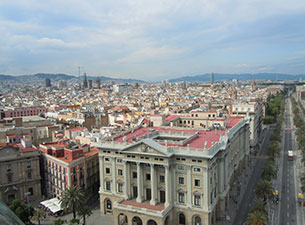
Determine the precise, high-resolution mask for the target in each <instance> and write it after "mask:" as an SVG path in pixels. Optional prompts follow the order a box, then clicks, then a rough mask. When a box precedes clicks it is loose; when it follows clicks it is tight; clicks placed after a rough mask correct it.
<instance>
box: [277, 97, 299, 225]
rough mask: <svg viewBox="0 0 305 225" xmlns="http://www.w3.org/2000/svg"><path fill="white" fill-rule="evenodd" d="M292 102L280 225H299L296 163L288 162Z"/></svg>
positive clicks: (284, 156)
mask: <svg viewBox="0 0 305 225" xmlns="http://www.w3.org/2000/svg"><path fill="white" fill-rule="evenodd" d="M289 109H290V101H289V102H288V104H286V110H285V128H288V129H285V138H284V143H283V144H284V150H283V154H282V157H283V164H282V166H283V172H282V178H281V183H282V185H281V190H280V195H279V197H280V205H279V206H280V211H279V223H278V224H280V225H294V224H297V217H296V193H295V183H294V167H293V163H294V161H288V150H292V149H293V148H292V136H291V128H292V127H291V122H290V117H291V112H290V110H289Z"/></svg>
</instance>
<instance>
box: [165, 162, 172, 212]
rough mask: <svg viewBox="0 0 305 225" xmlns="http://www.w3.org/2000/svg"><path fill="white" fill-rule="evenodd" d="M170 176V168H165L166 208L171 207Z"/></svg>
mask: <svg viewBox="0 0 305 225" xmlns="http://www.w3.org/2000/svg"><path fill="white" fill-rule="evenodd" d="M170 193H171V191H170V176H169V166H168V165H166V166H165V207H168V206H169V205H170V202H171V199H170Z"/></svg>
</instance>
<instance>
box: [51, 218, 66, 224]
mask: <svg viewBox="0 0 305 225" xmlns="http://www.w3.org/2000/svg"><path fill="white" fill-rule="evenodd" d="M65 222H66V221H65V220H62V219H61V218H58V219H57V220H54V223H53V224H54V225H63V224H64V223H65Z"/></svg>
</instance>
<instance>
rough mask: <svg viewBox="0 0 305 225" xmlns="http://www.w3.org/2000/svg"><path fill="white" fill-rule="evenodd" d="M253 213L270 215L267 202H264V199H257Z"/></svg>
mask: <svg viewBox="0 0 305 225" xmlns="http://www.w3.org/2000/svg"><path fill="white" fill-rule="evenodd" d="M253 211H260V212H262V213H265V214H266V215H268V212H267V210H266V202H264V201H263V200H262V199H256V200H255V201H254V204H253V206H252V209H251V212H253Z"/></svg>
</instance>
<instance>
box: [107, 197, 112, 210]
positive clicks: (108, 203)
mask: <svg viewBox="0 0 305 225" xmlns="http://www.w3.org/2000/svg"><path fill="white" fill-rule="evenodd" d="M106 207H107V209H111V208H112V206H111V201H110V200H109V199H107V201H106Z"/></svg>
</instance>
